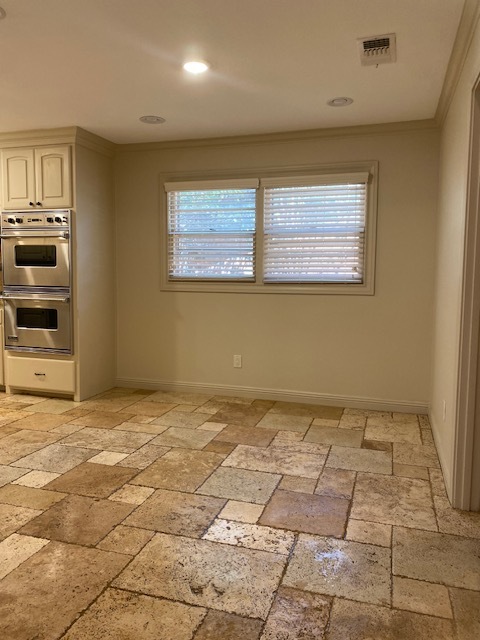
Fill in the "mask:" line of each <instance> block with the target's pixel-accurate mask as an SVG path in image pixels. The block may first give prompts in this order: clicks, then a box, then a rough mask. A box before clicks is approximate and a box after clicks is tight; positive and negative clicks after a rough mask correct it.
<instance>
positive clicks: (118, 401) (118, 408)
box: [81, 396, 141, 413]
mask: <svg viewBox="0 0 480 640" xmlns="http://www.w3.org/2000/svg"><path fill="white" fill-rule="evenodd" d="M140 399H141V398H137V397H132V396H125V397H116V398H99V397H96V398H92V399H91V400H87V401H85V402H82V404H81V407H82V409H88V410H89V411H92V412H94V411H95V412H98V413H125V412H127V411H128V412H130V406H131V405H133V404H134V403H135V402H137V401H138V400H140Z"/></svg>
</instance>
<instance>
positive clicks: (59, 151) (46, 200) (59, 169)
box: [35, 145, 72, 209]
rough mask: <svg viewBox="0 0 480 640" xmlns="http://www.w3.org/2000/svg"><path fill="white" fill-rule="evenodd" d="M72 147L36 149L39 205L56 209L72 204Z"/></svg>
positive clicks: (37, 197)
mask: <svg viewBox="0 0 480 640" xmlns="http://www.w3.org/2000/svg"><path fill="white" fill-rule="evenodd" d="M70 166H71V164H70V147H69V146H68V145H65V146H61V147H45V148H37V149H35V182H36V200H35V203H36V205H37V206H38V207H42V208H43V209H50V208H52V209H55V208H57V207H70V206H71V205H72V177H71V170H70Z"/></svg>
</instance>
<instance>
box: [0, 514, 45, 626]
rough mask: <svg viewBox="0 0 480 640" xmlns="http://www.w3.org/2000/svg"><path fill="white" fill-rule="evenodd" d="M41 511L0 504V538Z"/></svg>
mask: <svg viewBox="0 0 480 640" xmlns="http://www.w3.org/2000/svg"><path fill="white" fill-rule="evenodd" d="M41 513H42V512H41V511H39V510H38V509H27V508H26V507H16V506H14V505H11V504H0V540H4V539H5V538H8V536H9V535H11V534H12V533H15V532H16V531H18V529H20V528H21V527H23V525H24V524H27V522H29V521H30V520H32V519H33V518H36V517H37V516H38V515H40V514H41ZM0 620H1V618H0Z"/></svg>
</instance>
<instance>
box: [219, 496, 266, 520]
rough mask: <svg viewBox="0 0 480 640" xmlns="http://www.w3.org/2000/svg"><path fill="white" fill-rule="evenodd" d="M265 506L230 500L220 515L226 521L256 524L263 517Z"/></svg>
mask: <svg viewBox="0 0 480 640" xmlns="http://www.w3.org/2000/svg"><path fill="white" fill-rule="evenodd" d="M262 511H263V505H261V504H253V503H250V502H238V500H229V501H228V502H227V504H226V505H225V506H224V507H223V509H222V510H221V511H220V513H219V514H218V517H219V518H223V519H224V520H235V521H236V522H246V523H248V524H255V523H256V522H257V520H258V519H259V518H260V516H261V515H262Z"/></svg>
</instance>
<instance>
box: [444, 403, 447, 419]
mask: <svg viewBox="0 0 480 640" xmlns="http://www.w3.org/2000/svg"><path fill="white" fill-rule="evenodd" d="M446 419H447V401H446V400H444V401H443V421H444V422H445V420H446Z"/></svg>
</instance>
